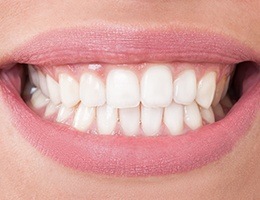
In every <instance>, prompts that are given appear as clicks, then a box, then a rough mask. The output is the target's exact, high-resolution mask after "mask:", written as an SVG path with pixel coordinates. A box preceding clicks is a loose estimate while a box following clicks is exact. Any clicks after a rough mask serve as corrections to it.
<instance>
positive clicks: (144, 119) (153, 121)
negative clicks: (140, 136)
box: [141, 106, 163, 136]
mask: <svg viewBox="0 0 260 200" xmlns="http://www.w3.org/2000/svg"><path fill="white" fill-rule="evenodd" d="M162 116H163V108H148V107H145V106H142V107H141V123H142V124H141V125H142V129H143V132H144V134H145V135H146V136H155V135H157V134H158V132H159V130H160V127H161V124H162Z"/></svg>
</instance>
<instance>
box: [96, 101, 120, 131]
mask: <svg viewBox="0 0 260 200" xmlns="http://www.w3.org/2000/svg"><path fill="white" fill-rule="evenodd" d="M117 119H118V111H117V109H116V108H112V107H110V106H108V105H106V104H105V105H104V106H101V107H98V108H97V127H98V132H99V134H102V135H111V134H113V130H114V128H115V126H116V123H117Z"/></svg>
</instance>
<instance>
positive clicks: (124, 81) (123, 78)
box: [106, 69, 140, 108]
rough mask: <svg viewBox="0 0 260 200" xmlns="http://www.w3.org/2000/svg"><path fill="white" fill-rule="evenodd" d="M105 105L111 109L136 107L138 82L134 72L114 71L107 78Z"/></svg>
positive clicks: (138, 97)
mask: <svg viewBox="0 0 260 200" xmlns="http://www.w3.org/2000/svg"><path fill="white" fill-rule="evenodd" d="M106 83H107V85H106V87H107V89H106V95H107V104H108V105H109V106H111V107H113V108H130V107H136V106H138V105H139V102H140V91H139V82H138V79H137V76H136V75H135V73H134V72H132V71H130V70H125V69H114V70H112V71H110V72H109V74H108V76H107V82H106Z"/></svg>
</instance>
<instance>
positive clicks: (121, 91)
mask: <svg viewBox="0 0 260 200" xmlns="http://www.w3.org/2000/svg"><path fill="white" fill-rule="evenodd" d="M29 76H30V80H31V82H32V83H33V84H34V85H35V86H37V87H39V88H40V89H41V90H42V92H43V94H44V95H45V96H47V97H49V98H50V100H51V101H52V102H53V103H54V104H56V105H58V104H60V103H62V104H63V105H64V106H66V107H68V108H70V107H73V106H75V105H77V104H78V103H79V102H80V101H81V103H83V104H84V105H85V106H87V107H97V106H102V105H104V104H105V103H106V104H107V105H109V106H110V107H113V108H134V107H137V106H138V105H139V104H140V102H141V103H142V105H144V106H145V107H153V108H156V107H168V106H169V105H170V104H171V103H172V101H175V102H176V103H178V104H182V105H190V104H192V102H194V101H196V102H197V103H198V104H199V105H200V106H201V107H203V108H206V109H208V108H209V107H210V106H211V105H212V104H213V105H217V104H218V103H219V101H220V99H221V97H224V96H225V94H226V92H227V88H228V84H229V83H228V82H229V79H226V77H224V78H223V79H222V80H221V81H220V82H219V84H218V85H217V84H216V83H217V74H216V72H214V71H210V72H208V73H206V74H204V76H203V77H202V78H201V79H200V80H197V77H196V73H195V71H194V70H193V69H188V70H184V71H183V72H181V73H180V74H179V75H178V77H176V78H175V80H174V79H173V75H172V72H171V70H170V69H169V68H168V67H167V66H164V65H154V66H152V67H149V68H148V69H147V70H146V71H145V72H144V74H143V75H142V77H141V80H140V81H139V79H138V77H137V75H136V74H135V73H134V72H133V71H131V70H129V69H123V68H117V69H112V70H111V71H110V72H109V73H108V75H107V77H106V84H104V82H103V81H102V79H101V78H99V77H98V76H96V75H94V74H93V73H89V72H86V73H84V74H83V75H81V77H80V80H79V82H78V81H77V80H75V79H74V78H73V77H72V76H70V75H68V74H66V73H61V74H59V80H58V82H57V81H55V80H54V79H53V78H52V77H51V76H49V75H46V76H45V75H44V74H43V73H42V72H41V71H36V70H35V69H34V68H33V67H31V66H29Z"/></svg>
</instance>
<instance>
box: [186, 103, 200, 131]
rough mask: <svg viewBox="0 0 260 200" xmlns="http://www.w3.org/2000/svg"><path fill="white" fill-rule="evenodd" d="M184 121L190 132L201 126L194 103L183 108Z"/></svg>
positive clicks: (196, 106)
mask: <svg viewBox="0 0 260 200" xmlns="http://www.w3.org/2000/svg"><path fill="white" fill-rule="evenodd" d="M184 121H185V124H186V125H187V126H188V127H190V129H192V130H195V129H197V128H199V127H201V126H202V118H201V115H200V110H199V107H198V105H197V104H196V103H195V102H193V103H192V104H190V105H188V106H185V107H184Z"/></svg>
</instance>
